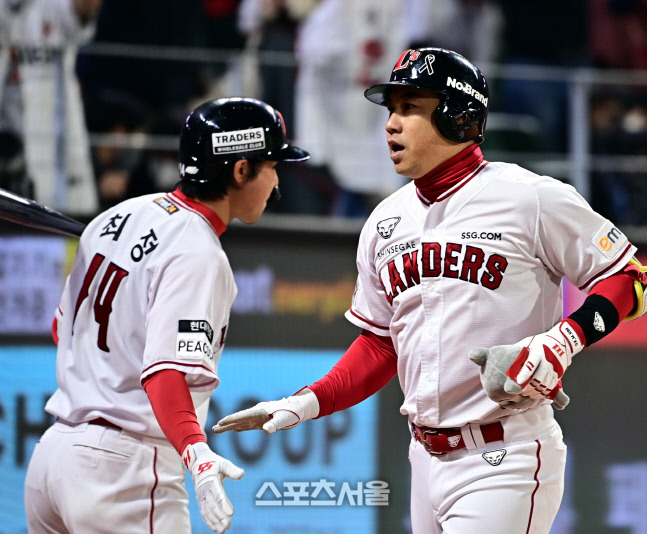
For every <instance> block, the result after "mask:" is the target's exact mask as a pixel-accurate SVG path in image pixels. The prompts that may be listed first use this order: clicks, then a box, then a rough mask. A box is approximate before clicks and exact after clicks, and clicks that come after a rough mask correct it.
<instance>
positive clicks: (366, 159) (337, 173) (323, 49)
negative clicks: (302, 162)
mask: <svg viewBox="0 0 647 534" xmlns="http://www.w3.org/2000/svg"><path fill="white" fill-rule="evenodd" d="M405 15H406V13H405V10H404V0H391V1H389V2H375V1H373V0H321V1H320V2H319V3H318V4H317V7H316V8H315V9H314V10H313V11H312V12H311V14H310V15H309V16H308V17H307V18H306V19H305V21H304V22H303V24H302V25H301V26H300V28H299V32H298V38H297V43H296V56H297V61H298V64H299V69H298V75H297V83H296V93H295V94H296V98H295V119H296V139H297V142H298V143H300V144H301V145H303V146H306V147H308V151H309V152H310V154H311V159H310V161H309V162H308V164H309V165H310V166H315V167H319V168H326V167H327V168H328V169H329V170H330V173H331V174H332V176H333V178H334V179H335V181H336V182H337V184H338V186H339V188H340V194H339V195H338V198H337V199H336V201H335V205H334V207H333V212H332V214H333V215H338V216H347V217H366V216H367V215H368V214H369V213H370V211H371V209H372V208H373V206H374V205H375V204H376V203H377V202H378V201H379V200H381V199H382V198H384V197H385V196H387V195H388V194H390V193H392V192H393V191H394V190H395V189H397V188H398V187H399V186H400V185H402V179H401V178H400V177H399V176H398V175H397V174H395V172H394V171H393V166H392V164H391V162H390V160H389V158H388V154H387V152H386V151H385V150H384V145H385V143H386V134H385V129H384V128H385V123H386V120H387V112H386V110H385V109H383V108H380V107H379V106H371V105H370V102H368V101H366V99H365V98H364V90H365V89H366V88H367V87H368V86H369V85H371V84H373V83H378V82H381V81H383V80H385V79H388V76H389V75H390V72H391V69H392V68H393V64H392V62H393V58H394V57H398V55H399V54H400V53H401V52H402V51H403V49H404V47H405V39H404V34H403V24H402V20H403V19H402V18H403V17H404V16H405ZM412 16H415V15H412Z"/></svg>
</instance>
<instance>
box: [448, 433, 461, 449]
mask: <svg viewBox="0 0 647 534" xmlns="http://www.w3.org/2000/svg"><path fill="white" fill-rule="evenodd" d="M447 442H448V443H449V446H450V447H451V448H452V449H453V448H455V447H458V444H459V443H460V442H461V436H449V437H448V438H447Z"/></svg>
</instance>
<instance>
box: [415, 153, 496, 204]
mask: <svg viewBox="0 0 647 534" xmlns="http://www.w3.org/2000/svg"><path fill="white" fill-rule="evenodd" d="M485 164H487V162H485ZM485 164H483V153H482V152H481V149H480V148H479V146H478V145H477V144H473V145H470V146H468V147H467V148H466V149H465V150H461V151H460V152H459V153H458V154H456V155H455V156H454V157H452V158H450V159H448V160H447V161H446V162H445V163H443V164H442V165H439V166H438V167H436V168H435V169H433V170H432V171H431V172H428V173H427V174H425V175H424V176H422V177H420V178H416V179H415V180H414V181H413V183H414V184H416V188H417V189H418V195H419V196H422V197H424V200H427V201H428V202H429V203H430V204H433V203H434V202H436V201H438V200H439V199H440V200H444V199H445V198H446V197H443V198H442V199H441V198H440V197H441V196H442V195H443V194H444V193H446V192H447V191H449V190H450V189H452V188H453V187H454V186H455V185H457V184H459V183H461V182H463V183H462V184H461V187H462V185H465V184H466V183H467V182H468V181H469V180H471V179H472V178H473V177H474V176H475V175H476V172H474V171H476V170H477V169H478V170H480V169H482V168H483V167H484V166H485ZM452 193H453V191H452Z"/></svg>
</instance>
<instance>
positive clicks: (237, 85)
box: [0, 0, 647, 226]
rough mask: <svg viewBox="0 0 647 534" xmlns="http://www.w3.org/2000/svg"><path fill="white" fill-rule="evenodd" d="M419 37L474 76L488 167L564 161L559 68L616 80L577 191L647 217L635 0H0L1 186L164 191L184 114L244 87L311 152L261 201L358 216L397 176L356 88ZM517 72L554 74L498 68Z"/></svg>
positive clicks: (597, 90) (643, 17)
mask: <svg viewBox="0 0 647 534" xmlns="http://www.w3.org/2000/svg"><path fill="white" fill-rule="evenodd" d="M418 46H439V47H445V48H450V49H453V50H455V51H457V52H460V53H461V54H463V55H465V56H466V57H467V58H468V59H470V60H471V61H472V62H474V63H475V64H477V65H478V66H480V67H481V69H482V70H483V71H484V72H485V74H486V76H487V77H488V79H489V81H490V86H491V95H490V111H491V118H490V121H489V126H490V128H489V129H488V130H486V141H485V142H484V145H483V150H484V153H485V156H486V159H492V158H488V151H492V153H494V152H495V151H496V153H497V154H499V153H506V151H508V152H509V157H507V158H506V159H508V161H513V160H514V154H515V153H523V154H526V156H527V153H532V154H535V155H538V156H537V158H538V159H542V158H544V159H550V158H553V159H560V158H562V159H564V158H567V157H568V152H569V150H570V149H571V148H572V147H571V146H570V141H569V121H571V120H572V117H571V116H570V111H569V101H568V97H569V85H568V79H567V77H565V76H564V75H562V76H561V77H560V76H559V73H560V72H566V73H568V72H572V69H595V71H594V72H596V73H597V72H612V73H613V72H615V73H616V74H615V75H616V77H617V84H613V83H608V82H606V83H603V84H596V83H595V80H594V81H593V82H592V83H591V84H590V85H589V86H588V89H587V91H588V92H587V96H588V111H587V129H588V141H589V145H588V146H589V150H590V152H591V155H592V156H593V159H592V161H593V163H594V165H593V166H592V167H591V169H590V175H589V176H590V183H591V194H590V198H589V200H590V202H591V203H592V204H593V206H594V208H595V209H597V210H598V211H600V212H601V213H603V214H604V215H606V216H608V217H609V218H612V219H613V220H614V221H615V222H616V223H617V224H625V225H637V226H641V225H643V226H647V209H646V208H647V165H646V164H645V163H644V162H643V161H642V159H641V158H640V156H647V143H645V140H647V77H646V78H645V83H644V85H640V84H635V83H633V84H625V83H623V75H624V74H626V73H627V72H640V71H643V70H647V0H568V1H567V2H564V1H563V0H544V1H542V2H536V1H531V0H389V1H388V2H376V1H375V0H181V1H180V0H132V1H128V2H124V1H123V0H0V187H2V188H5V189H9V190H12V191H15V192H17V193H20V194H24V195H25V196H30V197H33V198H36V199H37V200H38V201H39V202H41V203H44V204H46V205H48V206H50V207H53V208H54V209H59V210H60V211H63V212H65V213H68V214H71V215H73V216H79V217H83V216H91V215H93V214H94V213H96V212H97V211H99V210H101V209H104V208H106V207H109V206H111V205H113V204H115V203H117V202H119V201H121V200H123V199H125V198H128V197H131V196H135V195H139V194H144V193H148V192H156V191H162V190H169V189H172V188H173V186H174V185H175V183H176V182H177V180H178V169H177V135H178V133H179V130H180V127H181V124H182V122H183V121H184V118H185V117H186V115H187V113H188V112H189V111H190V110H191V109H192V108H193V107H195V106H196V105H197V104H198V103H200V102H202V101H204V100H207V99H211V98H217V97H222V96H250V97H256V98H260V99H262V100H265V101H266V102H268V103H269V104H271V105H272V106H274V107H276V108H277V109H279V110H280V111H281V112H282V114H283V116H284V117H285V120H286V124H287V132H288V136H289V137H290V138H291V139H293V140H295V142H296V143H298V144H299V145H300V146H303V148H305V149H307V150H308V151H310V152H311V155H312V157H311V159H310V160H309V161H308V162H305V163H302V164H298V165H294V166H290V168H289V169H288V168H287V166H286V167H285V168H282V169H281V170H280V176H281V190H282V193H283V199H282V201H281V202H280V203H279V204H278V205H277V206H276V207H273V208H272V211H274V212H278V213H293V214H313V215H328V216H343V217H365V216H367V215H368V213H369V212H370V210H371V209H372V208H373V207H374V206H375V204H376V203H377V202H379V201H380V200H381V199H382V198H384V197H385V196H387V195H388V194H389V193H391V192H392V191H394V190H395V189H397V188H398V187H400V186H401V185H402V184H403V183H404V181H403V179H402V178H401V177H399V176H397V175H396V174H395V173H394V172H393V170H392V165H391V163H390V161H389V159H388V153H387V150H386V144H385V141H384V123H385V121H386V116H387V115H386V113H387V112H386V111H385V110H384V109H382V108H381V107H379V106H374V105H372V104H370V103H369V102H367V101H366V100H365V99H364V97H363V91H364V89H365V88H366V87H368V86H369V85H371V84H373V83H378V82H381V81H385V80H386V79H387V78H388V76H389V74H390V71H391V68H392V66H393V64H394V62H395V60H396V59H397V57H398V56H399V55H400V53H401V52H402V51H403V50H405V49H407V48H410V47H418ZM517 66H532V67H534V68H536V69H542V68H544V69H545V68H552V69H554V70H553V71H549V72H554V73H557V75H551V76H542V75H539V76H537V77H534V78H533V77H532V76H530V77H528V76H526V77H514V76H508V75H501V72H503V71H502V69H506V68H508V69H510V68H514V67H517ZM559 69H562V70H559ZM609 69H613V71H609ZM537 72H541V71H540V70H537ZM490 73H493V74H494V75H490ZM497 73H498V74H497ZM502 124H507V126H506V127H505V128H502V127H501V125H502ZM505 131H509V133H508V135H503V133H504V132H505ZM500 151H501V152H500ZM597 156H601V157H602V156H603V157H604V158H603V159H602V163H604V162H605V161H607V162H610V163H609V164H607V165H604V164H601V165H597V163H596V162H599V159H596V157H597ZM624 156H634V157H635V158H634V159H631V160H628V161H625V160H624V159H622V157H624ZM605 158H606V159H605ZM613 158H616V159H613ZM617 158H620V160H618V159H617ZM617 161H619V162H620V163H619V164H612V163H613V162H617ZM556 174H557V175H555V177H557V178H559V179H563V180H565V181H568V180H569V175H568V172H563V173H556Z"/></svg>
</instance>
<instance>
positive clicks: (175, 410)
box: [143, 369, 207, 454]
mask: <svg viewBox="0 0 647 534" xmlns="http://www.w3.org/2000/svg"><path fill="white" fill-rule="evenodd" d="M143 386H144V389H145V390H146V394H147V395H148V399H149V400H150V403H151V406H152V407H153V413H154V414H155V417H156V418H157V422H158V423H159V425H160V428H161V429H162V432H164V435H165V436H166V438H167V439H168V440H169V441H170V442H171V445H173V447H175V450H176V451H177V452H178V453H179V454H182V452H183V451H184V449H185V448H186V446H187V445H192V444H194V443H197V442H198V441H203V442H205V443H206V441H207V438H206V437H205V435H204V432H202V428H200V424H199V423H198V418H197V416H196V414H195V407H194V406H193V399H191V393H190V392H189V386H188V385H187V383H186V380H185V378H184V373H182V372H180V371H176V370H174V369H164V370H163V371H159V372H157V373H155V374H154V375H152V376H150V377H148V378H147V379H146V380H145V381H144V383H143Z"/></svg>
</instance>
